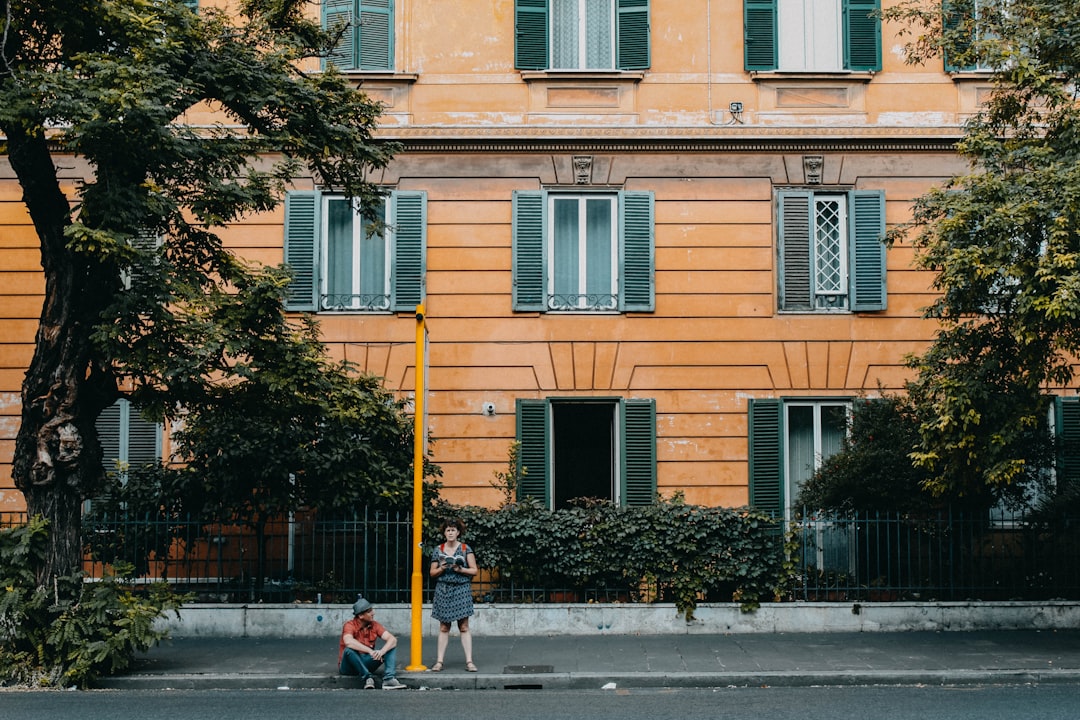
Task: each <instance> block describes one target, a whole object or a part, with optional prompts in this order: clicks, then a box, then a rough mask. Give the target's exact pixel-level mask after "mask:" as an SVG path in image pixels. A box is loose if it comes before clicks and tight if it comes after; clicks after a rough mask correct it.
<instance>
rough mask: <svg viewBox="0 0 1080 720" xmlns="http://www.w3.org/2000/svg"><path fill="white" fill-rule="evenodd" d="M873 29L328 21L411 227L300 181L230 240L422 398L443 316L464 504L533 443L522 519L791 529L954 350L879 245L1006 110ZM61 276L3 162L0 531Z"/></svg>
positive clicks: (299, 305)
mask: <svg viewBox="0 0 1080 720" xmlns="http://www.w3.org/2000/svg"><path fill="white" fill-rule="evenodd" d="M886 1H887V0H886ZM876 7H877V5H876V3H875V2H872V1H871V2H864V1H861V0H844V1H843V2H842V1H841V0H744V2H741V3H740V2H719V1H717V0H692V1H686V0H680V1H679V2H671V1H668V0H516V1H515V0H494V1H493V2H489V3H483V4H481V5H478V6H474V5H466V4H465V3H460V2H457V3H455V2H450V1H449V0H376V1H374V2H371V3H368V2H367V1H366V0H326V2H325V7H324V8H322V9H321V12H324V13H325V18H326V20H325V21H326V22H328V23H334V22H341V21H352V24H351V25H350V27H349V29H348V30H347V31H346V32H345V33H344V43H343V45H342V46H339V49H338V51H337V53H336V54H335V56H334V61H335V62H336V63H337V64H339V65H340V66H342V67H346V68H350V69H348V70H346V72H347V73H348V74H349V75H350V76H351V77H352V78H354V79H355V81H356V82H358V83H360V85H361V87H362V88H363V89H364V90H365V91H366V92H367V93H368V94H369V95H370V96H371V97H373V98H375V99H377V100H380V101H382V102H383V103H384V104H385V113H384V115H383V117H382V120H381V125H380V130H379V136H380V137H382V138H385V139H389V140H395V141H398V142H400V143H401V145H402V150H401V152H399V153H398V154H397V156H396V157H395V159H394V161H393V162H392V163H391V165H390V166H389V167H388V168H387V169H386V170H385V171H383V172H381V173H380V174H379V176H378V177H376V178H374V180H376V181H377V182H379V183H380V184H382V185H383V186H385V188H386V189H387V191H388V193H389V194H388V197H387V201H386V208H385V212H386V218H387V222H388V226H389V229H388V230H387V232H386V233H384V234H383V235H382V236H376V237H374V238H372V237H370V236H369V235H368V234H367V233H366V232H365V231H364V229H363V228H362V227H361V226H360V223H359V222H358V221H357V220H356V217H355V216H354V215H353V213H352V212H351V210H350V208H349V207H348V205H347V203H345V202H344V201H343V200H342V199H341V198H339V197H336V196H335V195H334V194H333V192H332V190H331V189H327V188H320V187H317V186H316V184H315V183H314V181H313V180H312V179H311V178H297V179H296V181H295V184H294V191H293V192H291V193H290V194H289V196H288V198H287V201H286V203H284V204H283V206H282V207H281V208H280V209H279V210H278V211H277V212H276V213H270V214H266V215H263V216H259V217H254V218H251V219H249V220H247V221H245V222H243V223H240V224H238V225H235V226H233V227H231V228H229V229H228V230H227V231H226V232H225V233H224V237H225V239H226V242H227V244H228V245H229V246H231V247H233V248H235V250H236V252H238V253H240V254H242V255H243V256H245V257H247V258H250V259H254V260H259V261H262V262H265V263H272V264H274V263H280V262H282V261H288V262H289V263H290V265H292V266H293V267H294V270H296V273H297V275H296V278H297V279H296V281H295V283H294V285H293V287H292V292H291V294H290V298H289V302H290V307H292V308H294V309H296V310H297V311H298V312H314V313H315V314H316V315H317V317H318V319H319V321H320V323H321V327H322V331H323V335H324V339H325V341H326V343H327V345H328V346H329V348H330V349H331V352H332V354H333V355H335V356H338V357H345V358H348V359H349V360H352V361H354V362H355V363H357V364H358V365H359V366H360V367H362V368H364V369H365V370H367V371H369V372H372V373H376V374H378V375H380V376H383V377H385V379H386V384H387V385H388V386H389V387H390V388H392V389H394V390H397V391H400V392H401V393H403V394H409V393H411V392H412V389H413V383H414V377H415V366H414V365H415V361H414V358H415V351H414V345H413V339H414V333H415V319H414V309H415V306H416V305H417V304H420V303H422V304H423V305H424V306H425V309H426V322H427V327H428V334H429V343H430V345H429V349H428V370H427V380H428V394H427V402H426V406H427V410H428V413H429V418H428V426H429V429H430V432H431V434H432V435H433V437H434V438H435V443H434V445H433V452H434V458H433V459H434V461H435V462H436V463H438V464H439V465H440V466H441V467H442V468H443V473H444V475H443V477H442V482H443V484H444V488H445V489H444V493H443V494H444V496H445V497H447V498H448V499H449V500H451V501H455V502H470V503H476V504H483V505H493V504H496V503H497V502H498V501H499V500H500V498H501V495H500V493H499V490H498V489H496V488H494V487H493V486H492V482H493V480H494V477H495V473H496V472H498V471H504V470H505V469H506V467H507V453H508V451H509V449H510V448H511V445H512V443H514V442H515V441H517V442H520V443H521V445H520V448H521V449H520V452H521V457H522V462H523V464H524V465H525V466H526V468H527V474H526V476H525V479H524V481H523V483H524V488H525V490H526V491H528V492H530V493H532V494H534V495H537V496H540V497H542V498H544V499H545V500H546V501H547V502H548V503H549V505H551V506H553V507H558V506H560V505H562V504H564V503H565V502H567V501H568V500H569V499H571V498H573V497H577V496H582V495H586V496H599V497H610V498H612V499H615V500H617V501H619V502H623V503H629V504H634V503H640V502H649V501H650V500H651V499H652V497H654V495H655V493H657V492H659V493H660V494H663V495H671V494H672V493H675V492H681V493H683V494H684V495H685V497H686V499H687V500H688V501H689V502H693V503H699V504H704V505H725V506H737V505H743V504H746V503H748V502H751V501H752V502H754V503H755V504H757V505H759V506H761V507H764V508H766V509H771V510H773V511H782V510H783V509H784V508H785V507H787V506H788V504H789V503H790V502H791V499H792V497H793V496H794V494H795V492H796V490H797V487H798V484H799V483H800V482H801V481H802V480H803V479H805V477H806V476H807V473H808V472H810V471H812V466H813V464H814V463H815V462H817V461H818V460H819V459H820V458H821V457H822V456H825V455H827V454H828V453H830V452H832V451H833V450H835V449H836V447H837V446H838V443H839V437H840V436H841V435H842V432H843V429H842V425H843V419H844V417H845V416H846V410H847V408H848V407H849V405H850V403H851V401H852V400H854V399H855V398H857V397H860V396H870V397H873V396H875V395H878V394H879V393H880V391H881V389H884V390H886V391H888V390H896V389H899V388H901V387H902V385H903V382H904V380H905V379H906V378H907V377H908V375H907V370H906V369H905V367H904V357H905V355H907V354H909V353H913V352H918V351H920V350H921V349H922V348H924V347H925V346H926V344H927V343H928V342H929V340H930V339H931V338H932V336H933V332H934V329H935V326H934V324H933V323H931V322H929V321H926V320H923V319H921V317H920V315H921V308H922V307H924V306H925V305H927V304H928V303H929V302H930V300H931V298H932V297H933V296H932V291H931V289H930V287H929V283H930V277H929V276H928V275H927V274H926V273H920V272H917V271H915V270H914V269H913V267H912V261H913V250H912V248H911V246H910V244H908V243H906V242H905V243H899V244H897V245H894V246H891V247H886V246H885V245H884V243H883V241H882V238H883V234H884V232H885V231H886V230H887V229H888V228H891V227H893V226H895V225H897V224H899V223H903V222H905V221H907V220H908V219H909V217H910V208H911V203H912V201H913V200H914V199H915V198H916V197H918V196H919V195H920V194H922V193H924V192H926V191H927V190H928V189H929V188H931V187H932V186H934V185H935V184H939V183H941V182H942V181H943V180H944V179H946V178H948V177H949V176H951V175H954V174H958V173H961V172H964V171H965V169H966V166H965V164H964V163H963V162H962V161H961V160H960V159H959V158H958V157H957V156H956V155H955V153H954V151H953V144H954V142H955V141H956V139H957V138H958V137H959V136H960V135H961V126H962V123H963V121H964V119H965V118H966V117H968V116H969V115H970V114H971V113H972V112H974V111H975V110H976V109H977V108H978V107H979V104H980V99H981V97H982V96H983V94H984V93H985V92H987V91H988V90H989V78H988V76H987V75H986V74H983V73H979V72H946V70H945V68H944V67H943V66H942V65H941V64H940V63H939V64H938V65H936V66H925V67H918V66H909V65H907V64H905V62H904V59H903V52H902V39H901V38H899V37H898V36H897V31H898V30H899V28H898V27H892V26H888V25H886V26H884V27H882V26H881V25H880V23H879V21H878V20H876V19H875V18H873V17H872V16H871V13H872V12H873V10H875V9H876ZM312 12H313V13H315V12H320V10H317V9H316V8H314V7H313V8H312ZM803 17H805V18H813V20H812V21H810V20H807V21H806V22H803V21H802V20H799V21H797V22H796V21H795V20H794V19H795V18H803ZM354 68H355V69H354ZM307 69H308V70H310V71H312V72H318V71H319V67H318V65H317V64H312V65H311V67H309V68H307ZM209 119H211V116H210V115H209V114H207V115H203V114H200V113H192V114H191V115H190V116H189V117H188V118H187V120H188V121H190V122H192V123H203V122H206V121H207V120H209ZM69 165H70V166H71V167H73V168H75V169H74V170H72V173H71V177H70V178H69V179H70V181H71V184H72V187H74V183H75V181H76V180H77V179H78V177H79V173H80V172H81V171H83V170H84V169H81V168H79V167H78V163H77V162H75V161H72V162H71V163H69ZM39 271H40V266H39V259H38V250H37V245H36V238H35V236H34V233H33V230H32V228H31V226H30V224H29V221H28V218H27V216H26V211H25V208H24V207H23V205H22V204H21V201H20V190H19V187H18V185H17V183H16V182H15V181H14V179H13V176H12V173H11V172H10V169H9V168H8V167H7V166H6V163H5V162H4V161H3V159H0V294H2V295H3V299H2V310H0V510H19V509H21V508H22V499H21V496H20V494H19V493H18V492H17V491H16V490H14V489H13V483H12V482H11V479H10V460H11V455H12V452H13V449H14V438H15V432H16V429H17V426H18V413H19V388H20V383H21V380H22V374H23V371H24V369H25V367H26V365H27V364H28V362H29V359H30V355H31V351H32V342H33V337H34V332H35V330H36V319H37V316H38V313H39V311H40V303H41V292H42V281H41V277H40V272H39ZM156 451H157V452H165V453H166V454H167V452H168V442H167V438H166V439H165V440H164V441H159V442H158V445H157V446H156Z"/></svg>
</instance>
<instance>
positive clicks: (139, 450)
mask: <svg viewBox="0 0 1080 720" xmlns="http://www.w3.org/2000/svg"><path fill="white" fill-rule="evenodd" d="M160 459H161V426H160V425H158V424H157V423H155V422H150V421H149V420H147V419H146V418H144V417H143V416H142V414H141V413H140V412H139V410H138V409H137V408H135V407H133V406H131V405H130V403H129V404H128V425H127V462H128V465H130V466H131V467H132V468H141V467H144V466H146V465H156V464H157V462H158V460H160Z"/></svg>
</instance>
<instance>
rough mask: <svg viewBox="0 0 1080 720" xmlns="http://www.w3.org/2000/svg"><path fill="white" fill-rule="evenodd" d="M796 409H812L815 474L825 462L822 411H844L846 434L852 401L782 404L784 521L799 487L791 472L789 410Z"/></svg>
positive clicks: (823, 400) (814, 401) (785, 402)
mask: <svg viewBox="0 0 1080 720" xmlns="http://www.w3.org/2000/svg"><path fill="white" fill-rule="evenodd" d="M798 407H810V408H812V409H813V422H814V428H813V432H814V437H813V441H814V449H813V453H814V457H813V464H814V465H813V468H812V471H813V472H816V471H817V470H818V469H819V468H820V467H821V464H822V463H823V462H824V461H825V460H826V456H825V455H824V454H823V441H822V432H821V431H822V410H823V409H824V408H826V407H840V408H843V409H844V415H845V418H846V422H847V430H846V433H850V431H851V412H852V401H851V400H849V399H843V398H838V399H835V400H834V399H807V400H785V401H784V403H783V410H784V416H783V425H782V427H783V443H784V458H783V461H784V467H783V470H784V497H785V502H784V519H785V520H787V521H789V522H790V521H791V515H792V512H791V511H792V509H793V506H792V504H793V502H794V500H795V497H796V496H798V494H799V490H800V487H797V486H796V482H795V478H794V477H793V472H792V462H793V461H794V458H793V457H792V454H791V453H792V443H791V419H790V418H791V410H792V409H793V408H798Z"/></svg>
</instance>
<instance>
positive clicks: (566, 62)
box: [514, 0, 649, 70]
mask: <svg viewBox="0 0 1080 720" xmlns="http://www.w3.org/2000/svg"><path fill="white" fill-rule="evenodd" d="M514 32H515V44H514V65H515V67H517V68H519V69H521V70H644V69H646V68H648V67H649V0H516V1H515V3H514Z"/></svg>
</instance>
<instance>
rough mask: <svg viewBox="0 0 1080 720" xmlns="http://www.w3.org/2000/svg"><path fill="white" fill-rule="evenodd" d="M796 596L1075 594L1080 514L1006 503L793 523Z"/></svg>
mask: <svg viewBox="0 0 1080 720" xmlns="http://www.w3.org/2000/svg"><path fill="white" fill-rule="evenodd" d="M788 537H789V540H790V541H791V544H792V547H793V548H794V553H793V554H794V557H793V559H794V560H795V561H796V562H795V567H796V574H795V575H794V577H793V578H792V579H791V586H790V593H789V594H790V596H791V597H792V598H793V599H796V600H840V601H851V600H869V601H884V600H942V601H954V600H1048V599H1056V598H1061V599H1080V520H1077V519H1072V518H1063V517H1056V518H1049V517H1043V518H1037V517H1035V516H1027V517H1025V516H1023V515H1020V514H1018V513H1012V512H1008V511H992V512H989V513H988V512H985V511H983V512H977V513H970V512H969V513H961V512H953V511H950V510H944V511H941V512H937V513H931V514H925V515H917V516H916V515H903V514H899V513H854V514H848V515H834V514H815V513H810V512H806V511H804V512H803V513H802V514H801V516H799V518H798V519H796V520H793V521H792V522H791V523H789V536H788Z"/></svg>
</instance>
